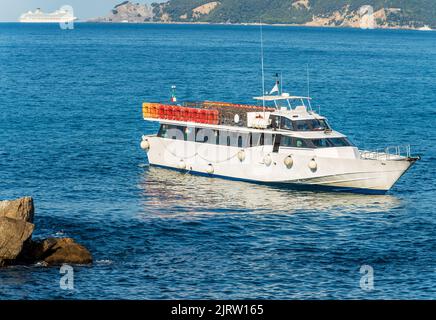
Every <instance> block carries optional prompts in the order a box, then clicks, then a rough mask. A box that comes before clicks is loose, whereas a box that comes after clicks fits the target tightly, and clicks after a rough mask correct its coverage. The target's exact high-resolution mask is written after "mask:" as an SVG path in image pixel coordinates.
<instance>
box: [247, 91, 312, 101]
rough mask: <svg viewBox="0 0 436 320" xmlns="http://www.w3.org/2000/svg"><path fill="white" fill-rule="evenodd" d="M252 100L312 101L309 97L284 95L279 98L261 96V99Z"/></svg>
mask: <svg viewBox="0 0 436 320" xmlns="http://www.w3.org/2000/svg"><path fill="white" fill-rule="evenodd" d="M253 99H254V100H260V101H278V100H301V99H303V100H312V98H311V97H303V96H290V95H288V94H286V93H283V94H281V95H279V96H261V97H253Z"/></svg>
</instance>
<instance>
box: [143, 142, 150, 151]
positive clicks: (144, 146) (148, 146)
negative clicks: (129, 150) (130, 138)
mask: <svg viewBox="0 0 436 320" xmlns="http://www.w3.org/2000/svg"><path fill="white" fill-rule="evenodd" d="M141 149H142V150H149V149H150V142H148V140H142V141H141Z"/></svg>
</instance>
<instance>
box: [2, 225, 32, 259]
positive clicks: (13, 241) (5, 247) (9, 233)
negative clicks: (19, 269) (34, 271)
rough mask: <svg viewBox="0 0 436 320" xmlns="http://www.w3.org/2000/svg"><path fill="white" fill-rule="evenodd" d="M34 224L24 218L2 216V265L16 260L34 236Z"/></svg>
mask: <svg viewBox="0 0 436 320" xmlns="http://www.w3.org/2000/svg"><path fill="white" fill-rule="evenodd" d="M33 228H34V225H33V224H32V223H28V222H26V221H23V220H16V219H12V218H7V217H1V218H0V265H6V264H9V263H10V262H12V261H14V260H15V259H16V258H17V257H18V255H19V254H20V253H21V251H22V249H23V245H24V243H25V242H26V241H27V240H29V239H30V237H31V236H32V232H33Z"/></svg>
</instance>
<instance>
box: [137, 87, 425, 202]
mask: <svg viewBox="0 0 436 320" xmlns="http://www.w3.org/2000/svg"><path fill="white" fill-rule="evenodd" d="M254 99H255V100H256V101H257V104H253V105H246V104H234V103H225V102H216V101H204V102H195V103H189V102H188V103H183V104H176V103H172V104H161V103H147V102H146V103H143V105H142V111H143V118H144V120H146V121H151V122H157V123H159V130H158V132H157V133H156V134H152V135H144V136H142V140H141V144H140V145H141V148H142V149H143V150H144V151H146V153H147V156H148V161H149V164H150V165H152V166H159V167H164V168H171V169H176V170H179V171H182V172H185V173H191V174H200V175H205V176H210V177H218V178H227V179H234V180H241V181H247V182H254V183H262V184H273V185H279V186H280V187H291V188H304V189H306V188H309V189H313V188H315V189H323V190H324V189H327V190H334V191H352V192H358V193H371V194H384V193H386V192H387V191H388V190H389V189H391V188H392V186H393V185H394V184H395V183H396V182H397V181H398V179H399V178H400V177H401V176H402V175H403V174H404V173H405V172H406V171H407V170H408V169H409V168H410V167H411V166H412V165H413V164H414V163H415V162H416V161H417V160H419V157H413V156H411V154H410V146H409V145H406V146H395V147H389V148H386V149H383V150H380V151H368V150H360V149H359V148H358V147H356V146H355V145H354V144H353V143H352V142H351V141H350V140H349V139H348V138H347V136H346V135H344V134H342V133H340V132H338V131H336V130H334V129H333V128H332V127H331V126H330V124H329V123H328V120H327V119H326V118H325V117H324V116H321V115H320V114H319V113H317V112H315V111H314V110H313V109H312V106H311V98H310V97H307V96H291V95H290V94H287V93H282V92H278V93H277V94H276V95H271V94H265V95H264V96H260V97H255V98H254Z"/></svg>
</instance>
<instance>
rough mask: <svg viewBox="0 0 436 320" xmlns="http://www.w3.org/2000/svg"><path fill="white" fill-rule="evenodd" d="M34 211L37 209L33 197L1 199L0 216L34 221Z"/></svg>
mask: <svg viewBox="0 0 436 320" xmlns="http://www.w3.org/2000/svg"><path fill="white" fill-rule="evenodd" d="M34 212H35V209H34V206H33V199H32V198H31V197H24V198H20V199H17V200H5V201H0V217H8V218H12V219H17V220H23V221H26V222H30V223H33V215H34Z"/></svg>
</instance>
